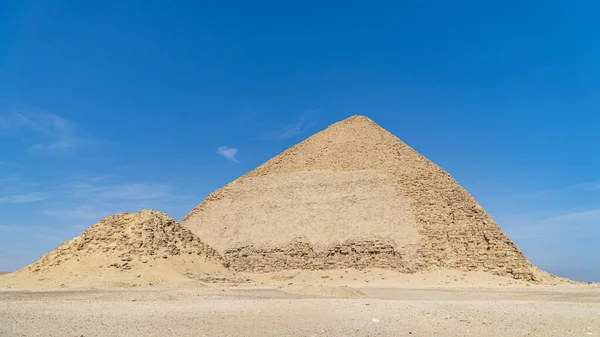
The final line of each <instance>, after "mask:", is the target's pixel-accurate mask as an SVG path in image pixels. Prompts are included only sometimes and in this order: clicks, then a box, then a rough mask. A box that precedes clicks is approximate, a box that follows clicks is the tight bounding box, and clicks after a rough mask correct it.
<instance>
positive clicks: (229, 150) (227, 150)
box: [217, 146, 238, 163]
mask: <svg viewBox="0 0 600 337" xmlns="http://www.w3.org/2000/svg"><path fill="white" fill-rule="evenodd" d="M217 154H219V155H221V156H223V157H225V158H226V159H229V160H231V161H233V162H236V163H237V162H238V160H237V158H236V157H235V156H236V155H237V154H238V149H236V148H234V147H227V146H219V148H218V149H217Z"/></svg>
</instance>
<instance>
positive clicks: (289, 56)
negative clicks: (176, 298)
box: [0, 0, 600, 281]
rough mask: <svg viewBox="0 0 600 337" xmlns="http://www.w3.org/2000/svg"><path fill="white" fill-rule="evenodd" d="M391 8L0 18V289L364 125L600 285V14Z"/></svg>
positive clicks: (118, 6)
mask: <svg viewBox="0 0 600 337" xmlns="http://www.w3.org/2000/svg"><path fill="white" fill-rule="evenodd" d="M393 3H397V2H391V1H390V2H387V3H383V2H379V3H378V2H369V3H358V2H357V3H352V2H348V1H344V2H341V1H340V2H336V1H330V2H322V1H319V2H317V1H303V2H301V4H298V5H294V4H287V3H285V4H284V3H281V2H271V3H266V2H265V3H263V4H260V5H257V4H252V5H251V4H248V3H247V2H242V1H239V2H225V1H223V2H218V4H215V3H209V2H201V1H189V2H186V1H172V2H167V1H135V0H131V1H100V2H89V1H85V2H84V1H25V0H20V1H2V3H1V4H0V214H1V217H0V270H2V269H3V270H15V269H18V268H20V267H23V266H24V265H25V264H27V263H29V262H32V261H34V260H35V259H37V258H38V257H39V256H40V255H42V254H43V253H45V252H46V251H49V250H50V249H52V248H54V247H55V246H57V245H58V244H60V243H61V242H62V241H64V240H67V239H70V238H72V237H74V236H76V235H78V234H79V233H80V232H81V231H82V230H83V229H84V228H86V227H87V226H89V225H91V224H93V223H95V222H97V221H98V220H99V219H101V218H102V217H104V216H106V215H108V214H111V213H115V212H122V211H130V212H134V211H137V210H139V209H141V208H154V209H159V210H161V211H163V212H166V213H168V214H170V215H172V216H173V217H175V218H178V219H180V218H182V217H183V216H184V215H185V214H186V213H187V212H188V211H189V210H191V209H192V208H193V207H194V206H195V205H196V204H198V203H199V202H200V201H201V200H202V199H204V197H206V196H207V195H208V194H209V193H210V192H212V191H213V190H215V189H217V188H219V187H221V186H222V185H224V184H226V183H227V182H229V181H231V180H233V179H235V178H236V177H238V176H240V175H242V174H243V173H245V172H247V171H249V170H251V169H253V168H254V167H256V166H257V165H259V164H261V163H262V162H264V161H266V160H267V159H269V158H271V157H273V156H274V155H276V154H277V153H279V152H280V151H282V150H284V149H286V148H288V147H289V146H291V145H293V144H294V143H297V142H299V141H301V140H302V139H304V138H305V137H307V136H309V135H310V134H312V133H314V132H316V131H318V130H321V129H323V128H325V127H326V126H327V125H329V124H330V123H333V122H335V121H338V120H341V119H343V118H346V117H348V116H350V115H353V114H361V115H367V116H369V117H371V118H372V119H373V120H375V121H376V122H378V123H379V124H380V125H382V126H383V127H385V128H386V129H388V130H389V131H390V132H392V133H394V134H396V135H397V136H398V137H400V138H401V139H403V140H404V141H405V142H407V143H408V144H409V145H411V146H412V147H413V148H415V149H416V150H418V151H419V152H421V153H423V154H424V155H425V156H427V157H428V158H430V159H431V160H433V161H434V162H436V163H437V164H439V165H440V166H442V167H443V168H444V169H445V170H447V171H448V172H449V173H451V174H452V175H453V176H454V177H455V179H456V180H457V181H458V182H459V183H460V184H461V185H463V186H464V187H465V188H467V189H468V190H469V191H470V192H471V193H472V194H473V195H474V196H475V197H476V199H477V200H478V201H479V202H480V203H481V204H482V205H483V207H484V208H486V210H488V212H489V213H490V214H491V215H492V216H493V217H494V219H495V220H496V221H497V222H498V223H499V224H500V225H501V227H502V228H503V229H505V230H506V232H507V233H508V234H509V235H510V236H511V238H513V239H514V241H515V242H516V243H517V245H518V246H519V247H520V248H521V249H522V250H523V251H524V252H525V254H526V255H527V256H528V257H529V258H530V259H531V260H532V261H533V262H534V263H535V264H537V265H539V266H540V267H542V268H545V269H548V270H550V271H552V272H555V273H559V274H560V275H564V276H570V277H573V278H578V279H585V280H596V281H600V248H599V246H600V245H599V244H598V242H600V155H599V153H600V132H598V126H599V125H600V95H598V92H600V61H599V60H600V44H599V43H598V40H597V36H598V34H599V33H600V24H599V23H598V22H597V20H595V15H594V13H598V10H600V7H599V5H596V4H594V2H593V1H578V2H577V4H573V3H572V2H570V1H502V2H499V3H497V4H490V3H488V2H482V1H422V0H421V1H416V0H415V1H402V2H401V4H393Z"/></svg>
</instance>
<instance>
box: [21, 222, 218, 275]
mask: <svg viewBox="0 0 600 337" xmlns="http://www.w3.org/2000/svg"><path fill="white" fill-rule="evenodd" d="M182 257H191V258H192V260H194V259H195V260H199V261H214V262H215V263H218V261H219V260H220V256H219V254H218V253H217V252H216V251H215V250H213V249H212V248H210V247H208V246H207V245H206V244H204V243H203V242H202V241H201V240H200V239H199V238H198V237H197V236H195V235H194V234H192V233H191V232H190V231H189V230H188V229H187V228H185V227H183V226H181V225H180V224H179V223H177V222H176V221H175V220H174V219H173V218H171V217H169V216H168V215H166V214H164V213H160V212H157V211H153V210H143V211H141V212H138V213H135V214H131V213H121V214H116V215H111V216H108V217H106V218H104V219H103V220H101V221H100V222H98V223H97V224H95V225H93V226H91V227H90V228H88V229H87V230H85V231H84V232H83V234H81V235H80V236H78V237H76V238H74V239H72V240H70V241H67V242H65V243H63V244H62V245H61V246H59V247H58V248H56V249H55V250H53V251H51V252H49V253H48V254H46V255H44V256H43V257H42V258H41V259H39V260H38V261H37V262H35V263H33V264H31V265H29V266H27V267H26V268H25V269H24V271H28V272H32V273H52V272H53V271H55V270H56V269H57V268H58V267H61V266H63V265H69V267H70V269H71V270H72V269H73V268H76V269H79V270H78V272H80V273H84V272H85V271H86V270H90V269H94V270H95V269H97V268H100V269H102V268H105V269H115V270H120V271H126V270H130V269H132V268H134V267H137V269H140V268H141V267H142V266H143V265H148V266H151V265H153V262H155V261H161V260H177V259H180V258H182ZM171 262H172V261H170V262H169V263H171ZM174 263H175V262H174ZM154 264H155V263H154ZM142 269H143V268H142Z"/></svg>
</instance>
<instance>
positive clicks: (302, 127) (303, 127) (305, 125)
mask: <svg viewBox="0 0 600 337" xmlns="http://www.w3.org/2000/svg"><path fill="white" fill-rule="evenodd" d="M320 111H321V109H311V110H307V111H305V112H303V113H302V114H301V115H300V116H299V117H298V118H296V120H294V121H292V122H290V123H289V124H287V125H286V126H284V127H283V128H281V129H280V130H277V131H275V132H272V133H269V134H266V135H265V136H264V137H263V138H264V139H286V138H292V137H296V136H300V135H302V134H304V133H306V132H307V131H308V130H310V129H311V128H312V127H314V126H315V124H316V122H315V120H314V119H315V115H316V114H317V113H319V112H320Z"/></svg>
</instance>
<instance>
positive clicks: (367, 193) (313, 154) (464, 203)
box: [182, 116, 536, 280]
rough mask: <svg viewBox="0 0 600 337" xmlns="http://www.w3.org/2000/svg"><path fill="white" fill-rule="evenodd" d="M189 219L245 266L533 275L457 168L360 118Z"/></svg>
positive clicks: (242, 181)
mask: <svg viewBox="0 0 600 337" xmlns="http://www.w3.org/2000/svg"><path fill="white" fill-rule="evenodd" d="M182 224H183V225H185V226H187V227H189V228H190V230H191V231H192V232H194V233H195V234H196V235H198V236H199V237H201V238H202V239H203V240H204V241H205V242H206V243H207V244H208V245H210V246H212V247H214V248H215V249H216V250H217V251H218V252H219V253H220V254H221V255H222V256H223V258H224V259H225V260H226V261H227V262H228V263H229V265H230V266H231V267H232V268H234V269H236V270H245V271H275V270H283V269H289V268H306V269H329V268H346V267H354V268H366V267H383V268H390V269H395V270H400V271H404V272H411V271H417V270H424V269H429V268H435V267H444V268H454V269H461V270H485V271H488V272H491V273H493V274H496V275H508V276H512V277H514V278H519V279H527V280H532V279H534V278H535V272H536V269H535V268H534V267H533V266H532V265H531V264H530V263H529V261H528V260H527V259H526V258H525V256H524V255H523V254H522V253H521V252H520V251H519V249H518V248H517V247H516V246H515V245H514V243H513V242H512V241H511V240H510V239H509V238H508V236H507V235H506V234H505V233H504V232H503V231H502V230H501V229H500V227H498V225H496V223H495V222H494V221H493V219H492V218H491V217H490V216H489V215H488V214H487V213H486V212H485V211H484V210H483V209H482V208H481V206H479V204H478V203H477V202H476V201H475V200H474V199H473V198H472V197H471V195H470V194H469V193H468V192H467V191H465V190H464V189H463V188H462V187H461V186H460V185H458V183H456V181H454V179H452V177H451V176H450V175H449V174H448V173H446V172H445V171H443V170H442V169H441V168H440V167H438V166H437V165H435V164H434V163H432V162H431V161H429V160H428V159H427V158H425V157H423V156H422V155H420V154H419V153H417V152H416V151H414V150H413V149H412V148H410V147H409V146H408V145H406V144H404V143H403V142H402V141H400V140H399V139H398V138H396V137H395V136H393V135H392V134H390V133H389V132H387V131H386V130H384V129H382V128H381V127H379V126H378V125H377V124H375V123H374V122H372V121H371V120H370V119H368V118H365V117H359V116H355V117H351V118H348V119H346V120H344V121H342V122H339V123H336V124H333V125H331V126H330V127H329V128H327V129H326V130H324V131H322V132H319V133H317V134H315V135H313V136H312V137H310V138H308V139H307V140H305V141H303V142H302V143H299V144H297V145H295V146H293V147H292V148H290V149H288V150H287V151H284V152H283V153H281V154H280V155H278V156H276V157H275V158H273V159H271V160H269V161H268V162H266V163H265V164H263V165H261V166H259V167H258V168H256V169H255V170H253V171H251V172H249V173H248V174H246V175H244V176H243V177H241V178H239V179H237V180H235V181H234V182H232V183H230V184H228V185H227V186H225V187H223V188H222V189H220V190H218V191H216V192H214V193H213V194H211V195H210V196H209V197H208V198H207V199H206V200H205V201H204V202H202V203H201V204H200V205H199V206H198V207H196V209H194V210H193V211H192V212H191V213H190V214H189V215H187V216H186V217H185V218H184V220H183V222H182Z"/></svg>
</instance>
